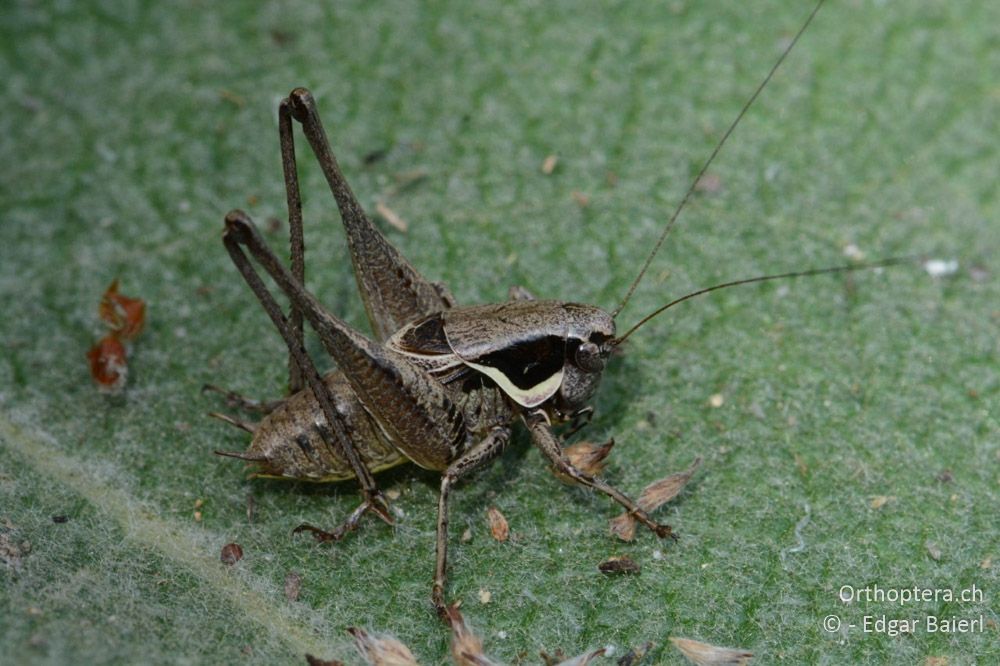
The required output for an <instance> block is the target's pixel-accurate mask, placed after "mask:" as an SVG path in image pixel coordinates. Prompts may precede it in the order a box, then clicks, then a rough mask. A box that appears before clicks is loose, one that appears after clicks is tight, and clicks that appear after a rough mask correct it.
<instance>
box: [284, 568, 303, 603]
mask: <svg viewBox="0 0 1000 666" xmlns="http://www.w3.org/2000/svg"><path fill="white" fill-rule="evenodd" d="M301 590H302V576H300V575H299V574H297V573H296V572H294V571H290V572H288V575H287V576H285V599H288V600H289V601H298V599H299V592H300V591H301Z"/></svg>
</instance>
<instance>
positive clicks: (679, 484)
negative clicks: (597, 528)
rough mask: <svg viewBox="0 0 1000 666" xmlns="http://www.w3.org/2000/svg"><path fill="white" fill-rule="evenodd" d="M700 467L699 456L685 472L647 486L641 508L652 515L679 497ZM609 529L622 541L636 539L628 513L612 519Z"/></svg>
mask: <svg viewBox="0 0 1000 666" xmlns="http://www.w3.org/2000/svg"><path fill="white" fill-rule="evenodd" d="M700 466H701V457H700V456H699V457H698V458H695V459H694V462H693V463H691V466H690V467H688V468H687V469H686V470H684V471H683V472H677V473H676V474H671V475H670V476H668V477H665V478H663V479H660V480H659V481H654V482H653V483H651V484H649V485H648V486H646V488H645V490H643V491H642V494H641V495H639V499H638V500H637V504H638V505H639V508H641V509H642V510H643V511H645V512H646V513H650V512H652V511H655V510H656V509H658V508H660V507H661V506H663V505H664V504H666V503H667V502H669V501H670V500H672V499H674V498H675V497H677V495H679V494H680V492H681V491H682V490H684V486H686V485H687V484H688V482H689V481H690V480H691V477H692V476H694V473H695V472H696V471H698V467H700ZM609 527H610V529H611V533H612V534H613V535H615V536H616V537H618V538H619V539H621V540H622V541H631V540H632V539H634V538H635V528H636V521H635V518H633V517H632V516H630V515H629V514H628V513H627V512H625V513H622V514H620V515H618V516H616V517H615V518H612V519H611V521H610V523H609Z"/></svg>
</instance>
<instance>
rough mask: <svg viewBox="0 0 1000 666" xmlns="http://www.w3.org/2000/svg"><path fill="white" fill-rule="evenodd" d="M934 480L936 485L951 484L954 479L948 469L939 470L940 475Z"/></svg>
mask: <svg viewBox="0 0 1000 666" xmlns="http://www.w3.org/2000/svg"><path fill="white" fill-rule="evenodd" d="M934 478H935V479H937V481H938V483H951V482H952V481H954V480H955V477H954V475H952V473H951V470H950V469H943V470H941V473H940V474H938V475H937V476H936V477H934Z"/></svg>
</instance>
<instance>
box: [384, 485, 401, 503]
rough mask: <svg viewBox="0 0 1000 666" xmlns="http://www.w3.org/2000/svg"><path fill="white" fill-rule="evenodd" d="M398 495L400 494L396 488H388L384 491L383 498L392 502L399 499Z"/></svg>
mask: <svg viewBox="0 0 1000 666" xmlns="http://www.w3.org/2000/svg"><path fill="white" fill-rule="evenodd" d="M400 495H401V493H400V492H399V489H398V488H389V490H387V491H385V498H386V499H389V500H392V501H394V502H395V501H396V500H398V499H399V497H400Z"/></svg>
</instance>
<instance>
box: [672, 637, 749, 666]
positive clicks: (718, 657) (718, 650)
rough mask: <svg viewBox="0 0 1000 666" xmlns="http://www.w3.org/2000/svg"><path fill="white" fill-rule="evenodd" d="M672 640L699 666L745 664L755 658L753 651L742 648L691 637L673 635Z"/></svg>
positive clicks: (734, 665) (743, 665) (739, 665)
mask: <svg viewBox="0 0 1000 666" xmlns="http://www.w3.org/2000/svg"><path fill="white" fill-rule="evenodd" d="M670 642H671V643H673V644H674V646H675V647H676V648H677V649H678V650H680V651H681V653H682V654H683V655H684V656H685V657H687V658H688V661H690V662H691V663H694V664H698V666H745V665H746V664H749V663H750V659H752V658H753V652H750V651H749V650H744V649H742V648H727V647H719V646H717V645H710V644H709V643H702V642H701V641H695V640H691V639H690V638H676V637H671V638H670Z"/></svg>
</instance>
